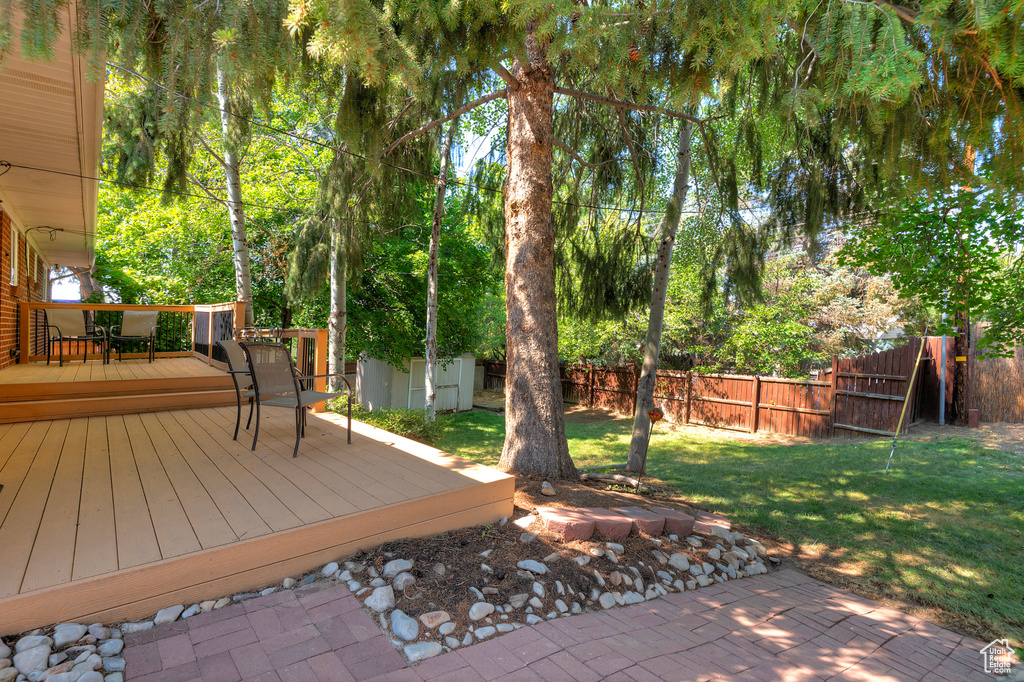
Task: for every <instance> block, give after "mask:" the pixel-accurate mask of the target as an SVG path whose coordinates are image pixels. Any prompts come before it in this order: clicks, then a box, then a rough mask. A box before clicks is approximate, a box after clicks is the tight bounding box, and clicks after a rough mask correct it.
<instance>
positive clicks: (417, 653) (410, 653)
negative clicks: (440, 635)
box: [405, 642, 444, 663]
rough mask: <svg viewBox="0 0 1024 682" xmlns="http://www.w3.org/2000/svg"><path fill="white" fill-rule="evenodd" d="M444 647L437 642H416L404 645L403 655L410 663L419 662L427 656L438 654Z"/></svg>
mask: <svg viewBox="0 0 1024 682" xmlns="http://www.w3.org/2000/svg"><path fill="white" fill-rule="evenodd" d="M443 651H444V649H443V648H442V647H441V645H440V643H438V642H416V643H415V644H409V645H408V646H406V647H405V657H406V658H408V659H409V662H410V663H419V662H420V661H425V660H427V659H428V658H433V657H434V656H439V655H440V654H441V653H442V652H443Z"/></svg>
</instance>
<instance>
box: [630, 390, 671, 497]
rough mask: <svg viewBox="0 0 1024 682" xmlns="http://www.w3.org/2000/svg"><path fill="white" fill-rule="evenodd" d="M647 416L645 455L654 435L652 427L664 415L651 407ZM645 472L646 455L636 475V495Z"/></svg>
mask: <svg viewBox="0 0 1024 682" xmlns="http://www.w3.org/2000/svg"><path fill="white" fill-rule="evenodd" d="M647 416H648V417H649V418H650V420H651V428H649V429H648V430H647V442H646V443H645V444H644V453H647V452H648V450H649V446H650V444H651V434H652V433H654V425H655V424H657V423H658V420H660V419H661V418H662V417H664V416H665V413H664V412H662V411H661V410H659V409H658V408H657V407H652V408H651V410H650V411H649V412H648V413H647ZM646 471H647V457H646V454H645V456H644V465H643V467H641V469H640V471H639V472H638V473H637V475H636V491H637V493H639V492H640V477H641V476H643V475H644V472H646Z"/></svg>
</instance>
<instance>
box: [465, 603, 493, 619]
mask: <svg viewBox="0 0 1024 682" xmlns="http://www.w3.org/2000/svg"><path fill="white" fill-rule="evenodd" d="M492 613H494V604H488V603H487V602H485V601H478V602H477V603H475V604H473V605H472V606H471V607H469V619H470V620H480V619H482V618H486V617H487V616H489V615H491V614H492Z"/></svg>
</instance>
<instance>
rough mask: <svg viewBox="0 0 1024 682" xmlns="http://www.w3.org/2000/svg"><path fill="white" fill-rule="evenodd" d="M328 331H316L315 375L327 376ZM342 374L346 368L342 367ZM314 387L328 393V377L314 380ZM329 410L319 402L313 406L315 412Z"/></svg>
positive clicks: (314, 350) (314, 347)
mask: <svg viewBox="0 0 1024 682" xmlns="http://www.w3.org/2000/svg"><path fill="white" fill-rule="evenodd" d="M327 335H328V331H327V330H326V329H317V330H316V345H315V346H313V374H327V345H328V336H327ZM341 373H342V374H344V373H345V367H344V366H342V368H341ZM313 382H314V386H315V389H314V390H316V391H318V392H320V393H326V392H327V377H320V378H319V379H314V380H313ZM326 410H327V403H326V401H325V402H319V403H316V404H314V405H313V412H325V411H326Z"/></svg>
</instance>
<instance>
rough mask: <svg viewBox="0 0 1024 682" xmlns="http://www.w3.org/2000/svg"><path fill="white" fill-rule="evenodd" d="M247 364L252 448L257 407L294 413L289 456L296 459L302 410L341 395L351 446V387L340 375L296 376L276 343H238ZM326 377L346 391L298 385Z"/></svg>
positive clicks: (303, 430)
mask: <svg viewBox="0 0 1024 682" xmlns="http://www.w3.org/2000/svg"><path fill="white" fill-rule="evenodd" d="M239 345H240V346H241V347H242V348H243V350H244V351H245V355H246V360H247V361H248V363H249V373H250V377H251V379H252V386H253V391H254V392H255V396H254V397H253V398H254V401H255V403H256V431H255V433H254V434H253V438H252V449H253V450H255V449H256V441H257V440H258V439H259V436H260V407H261V406H263V405H269V406H274V407H291V408H294V410H295V450H294V451H293V452H292V457H298V456H299V439H300V438H302V437H303V436H305V435H306V410H307V409H308V408H309V406H310V405H313V404H315V403H319V402H322V401H324V400H330V399H332V398H337V397H339V396H342V395H347V396H348V442H349V443H350V444H351V443H352V384H350V383H349V381H348V379H346V378H345V377H344V376H343V375H341V374H314V375H310V376H300V375H299V374H298V372H296V371H295V366H294V365H293V364H292V356H291V353H289V352H288V348H287V347H285V346H284V345H283V344H279V343H260V342H257V343H240V344H239ZM328 377H341V379H342V380H343V381H344V382H345V387H346V390H345V391H342V392H339V393H321V392H319V391H314V390H311V389H304V388H303V387H302V384H301V383H300V382H302V381H307V380H312V379H321V378H328Z"/></svg>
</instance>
